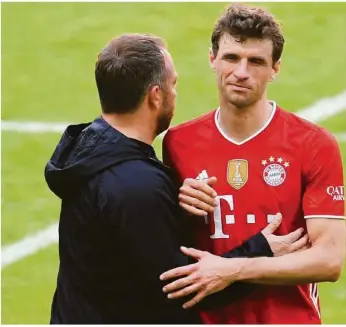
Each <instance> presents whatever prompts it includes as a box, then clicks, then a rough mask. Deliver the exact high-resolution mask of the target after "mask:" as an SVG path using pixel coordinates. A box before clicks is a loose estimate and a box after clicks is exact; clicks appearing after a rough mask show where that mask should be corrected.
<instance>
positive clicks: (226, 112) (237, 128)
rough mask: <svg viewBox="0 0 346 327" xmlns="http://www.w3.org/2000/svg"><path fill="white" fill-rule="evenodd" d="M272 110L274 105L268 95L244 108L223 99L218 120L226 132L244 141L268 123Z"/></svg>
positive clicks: (237, 140) (232, 137)
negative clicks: (269, 100) (224, 101)
mask: <svg viewBox="0 0 346 327" xmlns="http://www.w3.org/2000/svg"><path fill="white" fill-rule="evenodd" d="M272 111H273V107H272V105H271V104H270V103H269V102H268V100H267V98H266V97H263V98H262V99H261V100H259V101H258V102H256V103H254V104H253V105H251V106H249V107H244V108H237V107H235V106H234V105H232V104H230V103H222V101H221V105H220V115H219V118H218V121H219V125H220V127H221V129H222V131H223V132H224V133H226V134H227V135H228V136H229V137H230V138H231V139H233V140H235V141H236V142H242V141H244V140H246V139H247V138H249V137H250V136H251V135H253V134H255V133H256V132H257V131H259V130H260V129H261V128H262V127H263V126H264V125H265V124H266V123H267V121H268V120H269V118H270V115H271V114H272Z"/></svg>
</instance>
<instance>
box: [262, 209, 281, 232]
mask: <svg viewBox="0 0 346 327" xmlns="http://www.w3.org/2000/svg"><path fill="white" fill-rule="evenodd" d="M281 222H282V214H281V213H280V212H279V213H277V214H276V215H275V218H274V220H273V221H272V222H271V223H270V224H269V225H268V226H267V227H265V228H264V229H263V230H262V234H263V235H264V236H267V235H270V234H273V233H274V232H275V231H276V229H277V228H278V227H279V226H280V224H281Z"/></svg>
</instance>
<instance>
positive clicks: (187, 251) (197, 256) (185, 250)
mask: <svg viewBox="0 0 346 327" xmlns="http://www.w3.org/2000/svg"><path fill="white" fill-rule="evenodd" d="M180 250H181V251H182V252H183V253H184V254H186V255H188V256H189V257H192V258H195V259H197V260H199V259H201V258H202V257H203V256H204V254H205V252H204V251H201V250H197V249H194V248H187V247H185V246H181V247H180Z"/></svg>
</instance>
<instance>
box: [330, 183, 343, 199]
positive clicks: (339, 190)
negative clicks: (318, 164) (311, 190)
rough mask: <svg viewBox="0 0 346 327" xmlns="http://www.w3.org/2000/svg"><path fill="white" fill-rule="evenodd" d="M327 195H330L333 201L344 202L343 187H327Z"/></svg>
mask: <svg viewBox="0 0 346 327" xmlns="http://www.w3.org/2000/svg"><path fill="white" fill-rule="evenodd" d="M327 194H328V195H330V196H331V197H332V198H333V200H334V201H344V200H345V187H344V186H328V187H327Z"/></svg>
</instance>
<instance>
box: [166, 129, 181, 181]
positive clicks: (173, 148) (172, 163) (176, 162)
mask: <svg viewBox="0 0 346 327" xmlns="http://www.w3.org/2000/svg"><path fill="white" fill-rule="evenodd" d="M178 148H179V149H181V144H180V143H179V142H178V141H177V140H176V139H174V138H173V133H172V132H171V131H169V130H168V132H167V133H166V135H165V137H164V139H163V142H162V161H163V163H164V164H165V165H166V166H168V167H169V168H171V177H172V179H173V180H174V182H175V184H176V185H177V186H180V185H181V184H182V183H183V181H184V179H183V177H182V176H181V175H180V173H179V172H180V171H181V170H182V165H183V162H182V158H179V153H178V152H179V151H178Z"/></svg>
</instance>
